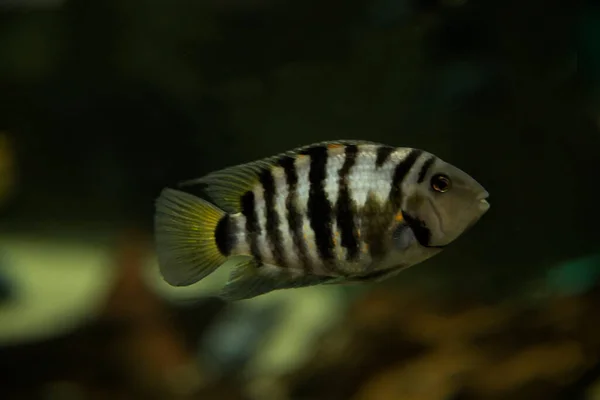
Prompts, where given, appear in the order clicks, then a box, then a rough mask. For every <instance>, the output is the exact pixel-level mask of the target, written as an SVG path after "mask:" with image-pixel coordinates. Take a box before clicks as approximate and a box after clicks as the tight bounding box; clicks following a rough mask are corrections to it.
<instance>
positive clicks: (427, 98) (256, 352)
mask: <svg viewBox="0 0 600 400" xmlns="http://www.w3.org/2000/svg"><path fill="white" fill-rule="evenodd" d="M332 139H361V140H371V141H377V142H383V143H386V144H389V145H393V146H399V147H403V146H407V147H417V148H422V149H425V150H427V151H430V152H432V153H434V154H436V155H438V156H440V157H441V158H443V159H444V160H446V161H448V162H450V163H452V164H454V165H457V166H459V167H460V168H461V169H464V170H465V171H467V172H469V173H470V174H471V175H473V176H474V177H475V179H477V180H478V181H479V182H481V184H482V185H484V186H485V187H486V189H488V190H489V192H490V195H491V196H490V203H491V205H492V207H491V209H490V211H489V212H488V213H487V214H486V215H485V216H484V217H483V218H482V219H481V221H480V222H479V223H478V224H477V225H476V226H475V227H474V228H473V229H472V230H471V231H469V232H468V233H467V234H465V235H464V236H463V237H461V238H460V239H459V240H457V242H456V243H454V244H453V245H452V246H450V247H449V248H448V249H446V250H445V251H444V252H443V253H441V254H440V255H438V256H436V257H434V258H432V259H430V260H428V261H426V262H424V263H422V264H419V265H417V266H415V267H413V268H410V269H409V270H407V271H405V272H402V273H401V274H399V275H397V276H396V277H394V278H392V279H390V280H389V281H385V282H383V283H377V284H366V285H358V286H344V287H334V286H329V287H314V288H305V289H293V290H284V291H277V292H273V293H270V294H266V295H264V296H260V297H257V298H256V299H252V300H247V301H243V302H237V303H231V304H225V303H223V302H221V301H220V300H217V299H215V298H211V297H210V296H209V295H208V293H210V292H211V291H212V290H213V289H215V288H219V287H220V286H221V285H222V284H223V283H224V281H225V280H226V279H227V269H226V268H224V269H223V271H222V272H221V273H215V274H214V275H215V276H214V277H213V276H211V277H210V278H211V279H210V280H207V282H204V281H203V282H201V283H199V284H197V285H192V286H190V287H185V288H173V287H170V286H169V285H168V284H166V283H165V282H163V281H162V279H161V278H160V276H159V275H158V272H157V266H156V260H155V254H154V243H153V240H154V238H153V231H152V223H153V221H152V218H153V212H154V200H155V198H156V197H157V196H158V194H159V193H160V190H161V189H162V188H163V187H165V186H167V185H172V184H173V183H175V182H178V181H182V180H185V179H190V178H196V177H199V176H202V175H204V174H206V173H208V172H211V171H213V170H216V169H220V168H223V167H226V166H229V165H234V164H240V163H243V162H247V161H251V160H254V159H258V158H262V157H266V156H270V155H272V154H276V153H279V152H282V151H285V150H288V149H291V148H294V147H297V146H300V145H305V144H309V143H313V142H319V141H324V140H332ZM599 154H600V4H598V3H597V2H593V1H591V0H589V1H587V2H586V1H583V0H580V1H573V2H567V1H558V0H550V1H542V0H529V1H517V0H487V1H482V0H438V1H435V0H345V1H342V0H329V1H316V0H302V1H300V0H200V1H183V0H172V1H156V0H126V1H124V0H104V1H96V2H91V1H82V0H0V398H2V399H52V400H54V399H60V400H62V399H66V400H71V399H73V400H78V399H107V398H116V399H203V400H205V399H221V400H227V399H232V400H233V399H240V400H242V399H249V400H254V399H261V400H262V399H269V400H271V399H272V400H279V399H281V400H287V399H289V400H309V399H310V400H312V399H315V400H320V399H326V400H338V399H340V400H342V399H351V400H391V399H402V400H450V399H452V400H470V399H483V400H487V399H490V400H492V399H494V400H496V399H511V400H512V399H514V400H519V399H523V400H525V399H527V400H531V399H545V400H550V399H565V400H567V399H569V400H570V399H582V400H583V399H585V400H598V399H600V213H599V212H598V204H600V203H599V200H598V199H599V198H600V155H599Z"/></svg>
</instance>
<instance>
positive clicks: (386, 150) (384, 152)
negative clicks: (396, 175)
mask: <svg viewBox="0 0 600 400" xmlns="http://www.w3.org/2000/svg"><path fill="white" fill-rule="evenodd" d="M393 151H394V147H391V146H379V148H378V149H377V159H376V160H375V166H377V168H380V167H381V166H382V165H383V164H385V162H386V161H387V160H388V158H390V154H392V152H393Z"/></svg>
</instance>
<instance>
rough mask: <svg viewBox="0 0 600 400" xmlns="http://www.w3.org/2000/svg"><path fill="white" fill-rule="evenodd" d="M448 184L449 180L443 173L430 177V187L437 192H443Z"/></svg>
mask: <svg viewBox="0 0 600 400" xmlns="http://www.w3.org/2000/svg"><path fill="white" fill-rule="evenodd" d="M449 186H450V180H449V179H448V178H447V177H445V176H444V175H435V176H434V177H433V178H432V179H431V187H432V188H433V189H434V190H436V191H438V192H444V191H446V190H448V187H449Z"/></svg>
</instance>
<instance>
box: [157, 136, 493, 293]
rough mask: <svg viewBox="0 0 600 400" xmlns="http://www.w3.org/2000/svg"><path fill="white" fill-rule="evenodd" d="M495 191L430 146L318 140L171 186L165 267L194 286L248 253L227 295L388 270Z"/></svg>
mask: <svg viewBox="0 0 600 400" xmlns="http://www.w3.org/2000/svg"><path fill="white" fill-rule="evenodd" d="M192 191H193V193H192ZM488 197H489V193H488V191H487V190H486V189H485V188H484V187H483V186H482V185H481V184H480V183H478V182H477V181H476V180H475V179H474V178H473V177H471V176H470V175H469V174H467V173H466V172H464V171H462V170H461V169H459V168H458V167H455V166H454V165H452V164H450V163H447V162H445V161H443V160H442V159H441V158H439V157H437V156H435V155H434V154H432V153H429V152H427V151H425V150H421V149H417V148H412V147H394V146H390V145H386V144H382V143H377V142H371V141H364V140H334V141H324V142H318V143H313V144H309V145H305V146H301V147H298V148H295V149H293V150H289V151H286V152H283V153H280V154H277V155H274V156H270V157H266V158H263V159H259V160H255V161H251V162H247V163H244V164H240V165H234V166H229V167H225V168H223V169H221V170H217V171H214V172H210V173H208V174H207V175H205V176H203V177H200V178H195V179H190V180H187V181H182V182H180V183H178V184H177V185H176V187H165V188H163V189H162V191H161V193H160V195H159V196H158V198H157V199H156V200H155V216H154V231H155V232H154V233H155V235H154V236H155V247H156V254H157V260H158V268H159V270H160V273H161V275H162V278H163V279H164V280H165V281H166V282H167V283H168V284H169V285H171V286H189V285H192V284H194V283H196V282H198V281H200V280H202V279H203V278H205V277H206V276H208V275H210V274H211V273H213V272H214V271H215V270H216V269H217V268H219V267H220V266H222V265H223V264H224V263H225V262H226V261H228V260H229V259H231V258H232V257H241V259H242V261H240V262H238V263H237V264H236V265H235V267H234V269H233V271H232V272H231V274H230V275H229V280H228V281H227V283H226V284H225V285H224V286H223V288H222V289H221V290H220V292H219V293H218V297H221V298H222V299H224V300H226V301H238V300H245V299H250V298H253V297H256V296H259V295H263V294H266V293H269V292H272V291H274V290H281V289H292V288H301V287H308V286H315V285H331V284H335V285H339V284H352V283H368V282H380V281H383V280H385V279H388V278H390V277H392V276H394V275H396V274H398V273H399V272H400V271H402V270H404V269H406V268H408V267H411V266H414V265H416V264H419V263H421V262H423V261H425V260H427V259H429V258H431V257H432V256H434V255H436V254H438V253H439V252H441V251H442V250H443V249H444V248H446V246H448V245H449V244H450V243H452V242H454V241H455V240H456V239H457V238H458V237H460V236H461V235H462V234H463V233H465V232H466V231H467V230H469V229H470V228H471V227H472V226H473V225H475V224H476V223H477V221H478V220H479V219H480V218H481V217H482V216H483V215H484V214H485V213H486V212H487V211H488V210H489V208H490V203H489V202H488Z"/></svg>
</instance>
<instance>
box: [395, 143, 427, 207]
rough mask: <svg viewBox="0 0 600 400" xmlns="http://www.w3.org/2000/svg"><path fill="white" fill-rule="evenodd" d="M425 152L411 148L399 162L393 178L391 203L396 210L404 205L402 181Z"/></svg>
mask: <svg viewBox="0 0 600 400" xmlns="http://www.w3.org/2000/svg"><path fill="white" fill-rule="evenodd" d="M422 153H423V152H422V151H421V150H418V149H411V150H410V152H409V153H408V155H407V156H406V157H405V158H404V159H403V160H402V161H400V162H399V163H398V165H397V166H396V169H395V171H394V177H393V178H392V190H390V203H391V204H392V205H393V206H394V208H395V209H396V210H398V209H400V206H401V205H402V182H403V181H404V178H406V175H407V174H408V173H409V172H410V169H411V168H412V167H413V165H415V162H416V161H417V159H418V158H419V156H420V155H421V154H422Z"/></svg>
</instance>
